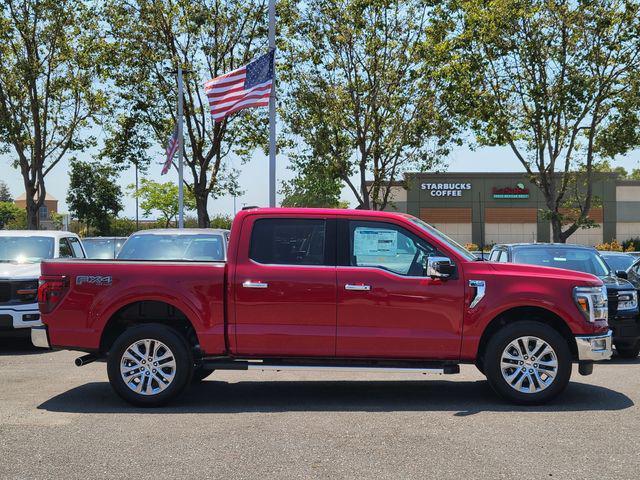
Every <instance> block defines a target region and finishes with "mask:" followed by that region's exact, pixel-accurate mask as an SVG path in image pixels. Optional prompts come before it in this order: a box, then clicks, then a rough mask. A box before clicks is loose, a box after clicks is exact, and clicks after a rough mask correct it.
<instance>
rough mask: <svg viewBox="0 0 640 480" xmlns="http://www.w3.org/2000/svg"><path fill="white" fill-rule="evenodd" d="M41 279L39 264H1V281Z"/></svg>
mask: <svg viewBox="0 0 640 480" xmlns="http://www.w3.org/2000/svg"><path fill="white" fill-rule="evenodd" d="M38 278H40V262H38V263H0V280H37V279H38Z"/></svg>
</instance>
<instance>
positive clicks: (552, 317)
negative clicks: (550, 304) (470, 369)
mask: <svg viewBox="0 0 640 480" xmlns="http://www.w3.org/2000/svg"><path fill="white" fill-rule="evenodd" d="M523 320H529V321H537V322H540V323H544V324H546V325H549V326H550V327H552V328H553V329H554V330H556V331H557V332H558V333H560V335H562V337H563V338H564V339H565V340H566V341H567V344H568V345H569V350H570V351H571V355H572V357H573V358H577V356H578V347H577V345H576V340H575V337H574V335H573V333H572V332H571V329H570V328H569V325H568V324H567V322H566V321H565V320H564V319H563V318H562V317H561V316H560V315H558V314H557V313H555V312H553V311H551V310H548V309H546V308H543V307H539V306H533V305H523V306H518V307H512V308H509V309H507V310H505V311H503V312H501V313H499V314H498V315H496V316H495V317H494V318H493V320H491V321H490V322H489V323H488V324H487V326H486V327H485V329H484V331H483V332H482V335H481V337H480V342H479V343H478V351H477V354H476V365H478V368H480V370H481V371H482V370H483V363H484V354H485V349H486V347H487V344H488V343H489V340H490V339H491V337H492V336H493V335H494V334H495V333H496V332H498V331H499V330H500V329H501V328H502V327H504V326H506V325H508V324H511V323H515V322H518V321H523Z"/></svg>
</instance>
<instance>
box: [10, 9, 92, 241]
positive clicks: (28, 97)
mask: <svg viewBox="0 0 640 480" xmlns="http://www.w3.org/2000/svg"><path fill="white" fill-rule="evenodd" d="M101 44H102V43H101V40H100V38H99V36H98V28H97V17H96V16H95V15H94V11H93V7H92V6H91V4H90V3H89V2H87V1H85V0H5V1H3V2H2V5H1V6H0V59H2V61H0V151H1V152H3V153H7V152H8V151H9V150H10V149H12V150H13V151H14V153H15V156H16V160H15V162H14V166H15V167H16V168H19V170H20V172H21V174H22V178H23V182H24V188H25V192H26V200H27V207H26V210H27V224H28V227H29V228H31V229H33V228H37V227H38V210H39V208H40V207H41V206H42V204H43V203H44V199H45V195H46V188H45V178H46V177H47V175H48V174H49V172H50V171H51V170H52V169H53V168H54V167H55V166H56V165H57V164H58V163H59V162H60V161H61V160H62V159H63V158H65V157H66V156H68V155H70V154H71V153H72V152H77V151H82V150H84V149H85V148H86V147H88V146H90V145H92V144H94V140H95V139H94V138H93V137H92V136H91V135H88V134H87V132H86V131H85V127H87V126H88V125H89V120H90V119H92V118H94V117H96V115H97V114H98V112H100V110H101V107H102V106H103V104H104V95H103V94H102V91H101V90H100V88H98V85H99V84H100V79H101V75H100V71H101V70H100V69H99V65H100V63H101V62H100V60H99V58H98V57H99V56H100V52H101V50H100V46H101Z"/></svg>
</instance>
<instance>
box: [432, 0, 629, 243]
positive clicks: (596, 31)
mask: <svg viewBox="0 0 640 480" xmlns="http://www.w3.org/2000/svg"><path fill="white" fill-rule="evenodd" d="M450 5H451V7H452V9H451V10H447V9H445V8H442V9H440V10H439V12H440V13H441V14H442V15H441V25H442V26H443V27H442V28H443V29H445V28H448V29H450V31H451V32H452V33H451V35H450V36H449V37H448V38H447V42H448V43H449V44H452V45H453V48H452V50H451V52H453V53H452V54H451V56H450V58H449V61H448V65H449V67H450V71H451V77H452V78H454V79H455V80H456V91H457V95H455V96H451V98H450V100H454V99H455V101H456V107H455V108H456V109H457V111H458V113H461V114H462V115H463V116H467V117H468V118H470V120H471V127H472V129H473V130H474V131H475V133H476V137H477V141H478V143H479V144H481V145H508V146H509V147H510V148H511V150H512V152H513V154H514V155H515V157H516V158H517V159H518V160H519V161H520V163H521V164H522V166H523V167H524V168H525V170H526V172H527V174H528V176H529V177H530V180H531V181H532V182H533V183H534V184H536V185H537V186H538V187H539V188H540V190H541V191H542V194H543V195H544V198H545V202H546V209H547V214H548V217H549V218H550V221H551V226H552V229H553V241H554V242H564V241H566V239H567V238H568V237H569V236H570V235H571V234H573V233H574V232H575V231H576V230H577V229H579V228H581V227H589V226H590V225H591V223H590V221H589V218H588V215H589V211H590V209H591V207H592V205H593V201H594V196H593V181H594V177H596V176H597V169H596V164H597V161H598V158H602V157H613V156H615V155H617V154H620V153H624V152H625V151H627V150H628V149H629V148H631V147H632V146H633V145H635V144H636V143H638V142H637V140H638V138H637V132H638V114H637V113H638V106H639V103H640V96H639V95H638V92H639V87H640V76H639V72H640V36H639V35H638V32H639V31H640V15H639V13H640V11H639V9H640V4H638V2H631V1H624V0H601V1H592V0H578V1H569V0H566V1H563V0H558V1H552V2H550V1H547V0H503V1H500V2H477V1H475V0H459V1H458V0H455V1H452V2H450ZM612 139H614V141H612ZM578 171H581V172H583V174H582V175H581V179H580V182H579V183H581V184H583V185H584V188H579V189H575V188H572V185H575V182H572V178H575V175H573V173H574V172H578ZM572 190H573V192H574V193H576V192H577V193H578V195H572V194H571V191H572ZM567 204H569V205H567ZM567 206H569V207H570V209H572V210H573V211H574V212H577V215H575V216H574V215H571V217H573V218H569V217H567V216H565V215H563V214H562V213H561V211H563V210H564V209H565V208H567Z"/></svg>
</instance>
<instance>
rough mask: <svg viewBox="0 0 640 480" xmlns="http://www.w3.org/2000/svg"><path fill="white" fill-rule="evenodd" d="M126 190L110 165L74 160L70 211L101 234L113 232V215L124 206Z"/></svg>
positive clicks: (68, 202) (69, 202)
mask: <svg viewBox="0 0 640 480" xmlns="http://www.w3.org/2000/svg"><path fill="white" fill-rule="evenodd" d="M121 198H122V190H121V188H120V186H119V185H118V184H117V173H116V171H115V169H114V168H113V167H112V166H110V165H103V164H99V163H97V162H94V163H88V162H81V161H74V162H72V163H71V173H70V175H69V193H68V194H67V204H68V205H69V211H70V213H71V214H72V215H74V216H75V217H76V218H77V219H78V220H80V221H81V222H83V223H84V224H85V225H86V226H87V227H89V228H94V229H95V231H96V234H97V235H108V234H109V233H110V225H111V218H112V217H113V216H117V215H118V213H119V212H120V211H121V210H122V208H123V207H122V201H121Z"/></svg>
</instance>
